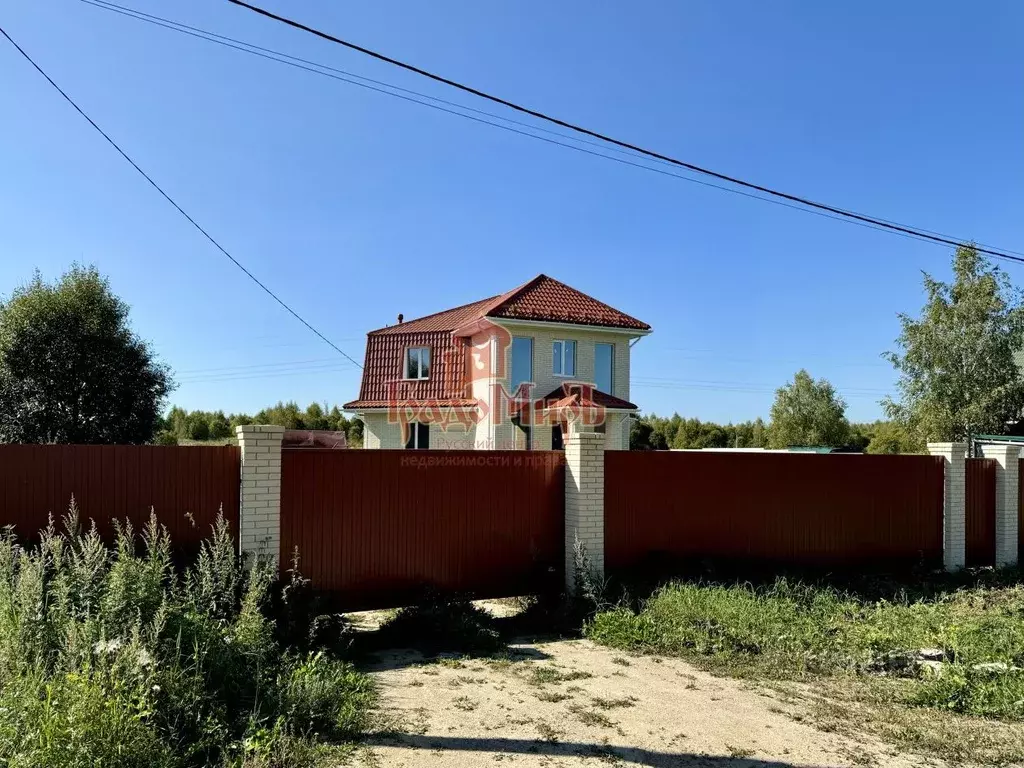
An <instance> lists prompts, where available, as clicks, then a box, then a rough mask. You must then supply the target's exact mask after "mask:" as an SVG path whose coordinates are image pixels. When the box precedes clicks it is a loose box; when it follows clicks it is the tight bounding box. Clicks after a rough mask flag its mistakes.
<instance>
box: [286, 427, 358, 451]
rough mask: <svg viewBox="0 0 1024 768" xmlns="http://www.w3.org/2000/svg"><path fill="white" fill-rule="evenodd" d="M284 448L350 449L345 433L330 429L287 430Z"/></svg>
mask: <svg viewBox="0 0 1024 768" xmlns="http://www.w3.org/2000/svg"><path fill="white" fill-rule="evenodd" d="M281 447H282V448H348V439H347V438H346V437H345V433H344V432H335V431H333V430H329V429H286V430H285V431H284V437H283V438H282V440H281Z"/></svg>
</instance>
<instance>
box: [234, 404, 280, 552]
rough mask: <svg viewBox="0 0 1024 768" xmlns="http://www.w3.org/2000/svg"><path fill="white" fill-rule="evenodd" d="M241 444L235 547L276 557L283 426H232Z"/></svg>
mask: <svg viewBox="0 0 1024 768" xmlns="http://www.w3.org/2000/svg"><path fill="white" fill-rule="evenodd" d="M235 434H236V435H237V436H238V445H239V446H241V448H242V486H241V494H240V497H241V502H242V503H241V509H240V510H239V526H238V527H239V536H238V541H239V549H240V550H241V552H242V554H243V555H246V554H252V555H257V554H258V555H263V556H266V557H272V558H274V559H275V560H276V559H277V557H278V550H279V548H280V546H281V440H282V438H283V437H284V427H274V426H265V425H259V424H252V425H249V426H245V427H236V428H235Z"/></svg>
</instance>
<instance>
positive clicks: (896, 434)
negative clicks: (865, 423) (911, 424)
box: [867, 421, 925, 453]
mask: <svg viewBox="0 0 1024 768" xmlns="http://www.w3.org/2000/svg"><path fill="white" fill-rule="evenodd" d="M867 452H868V453H924V452H925V444H924V441H923V440H922V439H921V438H920V435H918V434H917V433H915V432H913V431H911V430H909V429H907V427H906V425H904V424H902V423H900V422H898V421H879V422H877V426H876V427H875V430H874V433H873V434H872V435H871V442H870V443H868V446H867Z"/></svg>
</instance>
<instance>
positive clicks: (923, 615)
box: [586, 574, 1024, 755]
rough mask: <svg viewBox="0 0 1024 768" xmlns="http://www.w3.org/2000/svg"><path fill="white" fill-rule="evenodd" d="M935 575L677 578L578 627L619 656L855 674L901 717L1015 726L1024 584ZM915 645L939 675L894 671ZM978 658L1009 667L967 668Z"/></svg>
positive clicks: (757, 671)
mask: <svg viewBox="0 0 1024 768" xmlns="http://www.w3.org/2000/svg"><path fill="white" fill-rule="evenodd" d="M940 579H941V580H942V583H940V584H938V585H934V584H928V583H927V582H926V581H924V582H921V583H918V584H915V585H913V586H912V588H911V589H873V590H855V589H837V588H835V587H832V586H829V585H827V584H823V583H808V582H801V581H791V580H785V579H778V580H776V581H775V582H774V583H773V584H767V585H763V586H752V585H749V584H707V583H689V582H675V583H670V584H669V585H667V586H665V587H664V588H662V589H660V590H659V591H657V592H655V593H654V595H653V596H652V597H651V598H650V599H649V600H647V601H646V602H644V603H643V604H642V605H641V606H640V608H639V610H638V611H635V612H634V611H632V610H628V609H626V608H618V609H614V610H610V611H605V612H602V613H599V614H598V615H596V616H595V617H594V618H593V620H592V621H591V622H590V623H589V624H588V626H587V628H586V634H587V636H588V637H589V638H590V639H592V640H593V641H595V642H598V643H601V644H604V645H607V646H611V647H613V648H617V649H620V650H624V651H630V652H636V653H650V654H661V655H674V656H682V657H685V658H687V659H689V660H691V661H694V662H696V663H697V664H698V665H700V666H702V667H704V668H706V669H709V670H711V671H714V672H717V673H721V674H728V675H733V676H739V677H753V678H759V679H767V680H811V681H813V680H816V679H818V680H820V679H822V678H829V679H833V680H840V681H847V682H856V681H863V684H865V685H867V684H869V683H870V684H871V685H873V686H875V687H876V688H878V687H881V688H882V689H884V691H885V692H884V694H881V695H879V694H878V691H877V690H876V691H875V692H874V693H873V694H872V697H871V698H874V699H875V700H876V703H877V702H878V701H880V700H881V699H882V698H885V697H887V698H888V700H889V703H890V704H894V705H896V706H898V707H899V708H901V709H902V711H903V712H909V711H910V710H912V709H914V708H922V709H920V710H918V711H921V712H922V713H924V712H927V711H928V710H929V709H930V710H932V711H941V712H943V713H947V714H950V715H958V716H970V717H971V718H973V719H974V720H977V719H978V718H985V719H989V720H999V721H1007V722H1011V723H1019V722H1021V721H1024V670H1014V669H1012V668H1013V667H1024V586H1022V585H1021V584H1019V583H1016V575H1015V574H1004V575H997V576H995V577H993V576H991V575H989V576H984V577H982V578H981V579H978V580H976V581H975V583H973V584H972V583H971V582H970V581H969V580H968V579H967V577H964V579H963V580H962V581H961V582H960V583H955V582H953V581H950V579H949V577H940ZM922 648H938V649H941V650H943V651H944V652H945V654H946V658H947V662H946V663H945V664H944V665H943V668H942V670H941V673H940V674H938V675H931V674H922V673H920V672H918V670H917V669H916V667H915V666H914V665H913V664H911V665H909V666H907V667H904V668H894V665H893V664H892V659H893V658H903V657H905V656H907V655H908V654H912V653H913V652H915V651H917V650H918V649H922ZM987 662H1000V663H1002V664H1005V665H1007V667H1008V668H1011V669H1010V671H1005V672H998V671H986V670H984V669H978V668H976V665H978V664H984V663H987ZM888 711H889V715H890V716H892V715H894V713H895V712H896V710H894V709H893V707H892V706H890V707H889V708H888ZM911 719H912V720H915V722H916V721H917V719H915V718H911ZM891 720H892V717H890V721H891ZM965 722H966V720H965ZM890 724H891V722H890ZM915 728H916V726H915ZM911 730H912V731H913V728H912V729H911ZM948 730H949V731H950V732H951V733H952V732H955V729H948ZM986 733H987V736H986V738H987V737H988V736H989V735H991V734H990V732H986ZM903 740H905V741H906V740H912V738H911V737H910V736H906V735H904V739H903ZM1018 741H1019V740H1017V741H1015V744H1016V743H1017V742H1018ZM932 746H935V745H932ZM1014 749H1017V747H1016V746H1015V747H1014ZM931 751H936V750H934V749H933V750H931ZM939 751H941V750H939ZM1013 754H1014V755H1016V754H1017V753H1016V752H1013Z"/></svg>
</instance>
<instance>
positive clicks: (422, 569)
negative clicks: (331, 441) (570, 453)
mask: <svg viewBox="0 0 1024 768" xmlns="http://www.w3.org/2000/svg"><path fill="white" fill-rule="evenodd" d="M564 478H565V459H564V455H563V454H562V453H561V452H556V451H550V452H549V451H543V452H542V451H532V452H523V451H424V452H420V451H387V450H381V451H332V450H303V451H289V450H286V451H284V452H283V453H282V457H281V560H282V567H288V563H290V562H291V559H292V555H293V552H294V551H295V550H296V549H297V550H298V553H299V568H300V570H301V572H302V574H303V575H304V576H306V577H308V578H310V579H311V580H312V583H313V586H314V587H315V588H316V589H321V590H324V591H326V592H329V593H331V594H332V595H333V596H334V597H335V598H337V600H338V602H339V605H341V606H343V607H344V608H345V609H348V610H355V609H363V608H376V607H386V606H394V605H399V604H402V603H403V602H407V601H409V600H410V599H415V598H416V597H417V596H418V595H419V593H420V591H421V590H422V588H423V587H425V586H433V587H436V588H439V589H445V590H455V591H460V592H468V593H472V594H473V595H475V596H477V597H499V596H507V595H516V594H527V593H530V592H533V591H536V590H537V589H538V588H540V587H541V586H543V585H545V584H550V583H556V584H560V583H561V582H560V579H561V577H560V576H559V575H558V574H560V573H561V569H562V566H563V556H562V542H563V538H562V537H563V527H564V516H565V515H564V503H565V502H564V500H565V485H564V483H565V479H564Z"/></svg>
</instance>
